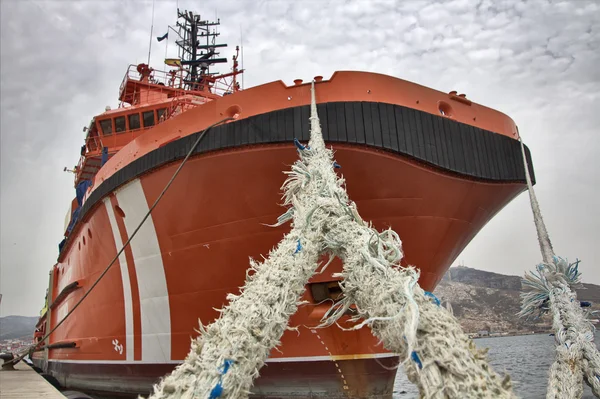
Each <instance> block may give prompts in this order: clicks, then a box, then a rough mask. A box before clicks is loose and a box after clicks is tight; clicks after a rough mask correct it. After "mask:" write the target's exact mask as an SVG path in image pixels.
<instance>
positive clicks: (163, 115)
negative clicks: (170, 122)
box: [156, 108, 167, 123]
mask: <svg viewBox="0 0 600 399" xmlns="http://www.w3.org/2000/svg"><path fill="white" fill-rule="evenodd" d="M156 115H157V116H158V123H161V122H164V121H165V119H167V109H166V108H161V109H158V110H156Z"/></svg>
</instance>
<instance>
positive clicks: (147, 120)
mask: <svg viewBox="0 0 600 399" xmlns="http://www.w3.org/2000/svg"><path fill="white" fill-rule="evenodd" d="M142 118H143V119H144V127H149V126H154V111H146V112H144V113H143V114H142Z"/></svg>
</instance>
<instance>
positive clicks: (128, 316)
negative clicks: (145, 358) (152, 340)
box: [104, 198, 133, 361]
mask: <svg viewBox="0 0 600 399" xmlns="http://www.w3.org/2000/svg"><path fill="white" fill-rule="evenodd" d="M104 206H105V207H106V212H107V213H108V220H109V221H110V227H111V229H112V233H113V237H114V238H115V246H116V248H117V249H116V251H117V252H118V251H119V250H120V249H121V248H122V247H123V241H122V240H121V234H120V233H119V226H118V225H117V219H116V218H115V212H114V210H113V207H112V204H111V203H110V199H109V198H105V199H104ZM119 266H120V267H121V281H122V282H123V300H124V301H125V358H126V359H127V360H128V361H130V360H133V302H132V299H131V283H130V280H129V270H128V268H127V260H126V259H125V252H123V253H121V255H119Z"/></svg>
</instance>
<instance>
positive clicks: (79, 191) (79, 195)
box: [75, 180, 92, 206]
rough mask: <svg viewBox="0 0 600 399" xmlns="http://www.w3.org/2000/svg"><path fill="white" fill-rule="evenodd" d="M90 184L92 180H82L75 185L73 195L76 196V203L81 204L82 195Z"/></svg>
mask: <svg viewBox="0 0 600 399" xmlns="http://www.w3.org/2000/svg"><path fill="white" fill-rule="evenodd" d="M91 185H92V182H91V181H89V180H84V181H82V182H81V183H79V184H78V185H77V187H75V195H76V196H77V204H79V206H81V204H82V203H83V196H84V195H85V192H86V191H87V189H88V188H89V187H90V186H91Z"/></svg>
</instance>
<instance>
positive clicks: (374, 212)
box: [33, 12, 531, 398]
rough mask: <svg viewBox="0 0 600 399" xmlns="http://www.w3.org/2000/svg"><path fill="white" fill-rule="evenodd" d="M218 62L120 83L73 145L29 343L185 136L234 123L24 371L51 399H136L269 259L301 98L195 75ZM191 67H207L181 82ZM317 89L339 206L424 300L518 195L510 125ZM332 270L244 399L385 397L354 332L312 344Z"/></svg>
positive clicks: (444, 107) (362, 93)
mask: <svg viewBox="0 0 600 399" xmlns="http://www.w3.org/2000/svg"><path fill="white" fill-rule="evenodd" d="M180 19H181V20H182V21H183V23H182V25H184V26H186V27H190V26H192V27H193V26H195V27H196V28H194V29H196V30H198V29H200V30H201V29H202V27H203V26H205V25H203V24H208V22H206V21H201V20H200V18H199V17H197V16H196V15H194V14H191V13H188V12H185V13H180ZM210 26H212V25H206V26H205V27H206V29H210ZM191 30H193V29H191ZM180 32H181V31H180ZM182 37H183V39H182V40H183V42H184V44H185V37H186V36H185V34H183V35H182ZM196 46H198V44H197V43H196ZM219 47H222V45H215V44H214V42H212V44H211V43H210V42H209V43H207V45H202V46H200V47H199V48H196V49H192V50H193V52H194V54H196V52H198V54H197V56H198V57H204V58H202V60H201V61H194V60H191V61H190V60H189V59H187V58H185V57H181V59H180V60H179V61H180V62H177V63H175V64H176V65H175V69H172V70H171V71H167V72H159V71H155V70H152V69H151V68H149V67H148V66H147V65H145V64H141V65H138V66H136V67H130V68H129V69H128V72H127V74H126V76H125V78H124V80H123V83H122V84H121V88H120V93H119V101H120V102H121V104H120V107H119V108H117V109H114V110H107V111H106V112H104V113H102V114H99V115H97V116H95V117H94V118H93V119H92V122H91V123H90V125H89V127H88V128H87V138H86V142H85V145H84V147H82V151H81V158H80V161H79V164H78V165H77V167H76V169H75V174H76V175H75V185H76V187H77V192H78V195H77V198H76V199H74V200H73V203H72V204H71V210H72V211H73V212H72V213H71V212H69V215H68V217H67V223H66V226H65V240H64V241H63V242H62V243H61V246H60V255H59V257H58V261H57V263H56V264H55V265H54V266H53V267H52V269H51V272H50V284H49V290H48V297H47V310H45V312H44V314H43V315H42V317H41V318H40V321H39V322H38V330H39V331H38V333H37V335H36V336H37V337H38V338H40V337H42V336H43V334H44V332H46V331H50V330H51V329H52V328H53V327H54V326H56V324H57V323H58V322H59V321H60V320H61V319H62V318H63V317H64V316H65V315H66V314H67V313H68V312H69V310H70V309H71V308H72V307H73V306H74V305H75V303H77V301H79V299H80V298H81V297H82V296H83V295H84V293H85V292H86V291H87V290H88V289H89V287H90V286H91V284H93V283H94V281H95V280H96V279H97V278H98V276H99V275H100V273H101V272H102V271H103V270H104V269H105V267H106V266H107V265H108V263H109V262H110V260H111V259H112V258H113V257H114V256H115V255H116V254H117V251H119V249H120V248H121V247H122V246H123V243H125V242H126V241H127V240H128V238H129V237H130V235H131V234H132V232H133V230H134V229H135V228H136V227H137V226H138V224H139V222H140V221H141V219H142V217H143V216H144V215H145V213H146V212H147V211H148V209H149V206H151V205H152V204H153V203H154V201H155V200H156V198H157V196H158V195H159V194H160V192H161V191H162V189H163V188H164V186H165V185H166V183H167V182H168V181H169V179H170V178H171V176H172V175H173V173H174V171H175V169H176V168H177V167H178V166H179V163H180V161H181V159H182V158H183V157H184V156H185V155H186V154H187V152H188V151H189V150H190V148H191V146H192V143H193V142H194V141H195V139H196V138H197V137H198V134H200V132H202V131H203V130H204V129H205V128H206V127H208V126H210V125H212V124H213V123H215V122H217V121H219V120H222V119H223V118H224V117H227V116H229V117H234V118H235V120H233V121H231V122H229V123H227V124H225V125H221V126H218V127H215V128H213V129H211V130H209V131H208V133H207V134H206V137H205V138H204V140H203V141H202V142H201V143H200V145H199V147H198V148H197V149H196V152H195V154H194V155H193V157H192V158H191V159H190V160H189V162H188V163H187V164H186V165H185V167H184V168H183V169H182V171H181V173H180V175H179V176H178V177H177V179H176V180H175V182H174V183H173V185H172V186H171V188H170V189H169V191H168V192H167V193H166V194H165V196H164V198H163V199H162V201H161V202H160V204H159V206H157V207H156V208H155V209H154V211H153V213H152V215H151V217H150V218H149V219H148V220H147V221H146V223H145V224H144V225H143V226H142V228H141V230H140V231H139V233H138V235H137V236H136V237H135V238H134V239H133V240H132V241H131V243H130V245H129V246H127V247H126V248H125V251H124V252H123V254H122V255H121V256H120V257H119V259H118V262H117V263H116V264H115V265H114V267H113V268H112V269H110V271H109V272H108V274H107V275H106V276H105V278H104V279H103V280H102V281H101V283H100V284H98V286H97V287H96V288H95V289H94V291H93V292H92V293H91V294H90V295H89V296H88V298H86V300H85V301H84V302H82V304H81V306H80V307H79V308H78V309H77V310H76V311H75V312H74V313H73V314H72V315H71V316H70V317H69V318H68V319H67V320H66V321H65V322H64V323H63V324H62V325H61V326H60V327H59V328H58V329H57V330H56V331H55V332H54V333H53V334H52V335H51V336H50V337H49V339H48V340H47V341H46V342H44V343H43V344H44V345H45V346H44V347H45V349H44V351H39V352H36V353H35V354H34V355H33V360H34V362H35V364H36V365H37V366H38V367H41V368H42V369H43V370H44V371H45V372H48V373H51V374H52V375H53V376H55V377H56V378H57V379H58V380H59V382H60V383H61V384H63V385H64V386H65V387H68V388H70V389H77V390H82V391H90V392H102V393H108V394H113V395H116V394H122V395H136V394H148V392H149V391H150V389H151V386H152V384H153V383H155V382H156V381H157V380H158V379H159V378H160V377H161V376H163V375H164V374H166V373H168V372H169V371H171V370H172V369H173V368H174V367H175V365H177V364H178V363H180V362H181V361H182V360H183V359H184V358H185V356H186V354H187V352H188V350H189V344H190V338H191V337H194V336H196V335H197V332H196V329H197V328H198V320H200V321H201V322H202V323H204V324H208V323H210V322H211V321H213V320H214V319H215V318H216V317H218V312H217V311H215V308H217V309H218V308H220V307H222V306H223V305H224V304H225V303H226V295H227V294H228V293H239V287H240V286H242V285H243V283H244V281H245V277H246V270H247V268H248V266H249V263H248V258H249V257H254V258H258V257H260V256H261V255H263V254H267V253H268V251H269V250H270V249H271V248H272V247H273V246H274V245H275V244H276V243H277V242H279V241H280V239H281V238H282V236H283V234H284V233H285V232H286V231H287V227H285V226H282V227H278V228H271V227H267V226H265V225H266V224H272V223H273V222H274V221H275V220H276V219H277V216H279V215H280V214H281V212H282V208H281V207H280V206H279V205H278V204H279V203H280V202H281V201H280V187H281V185H282V183H283V182H284V180H285V175H284V174H283V171H285V170H287V169H288V167H289V165H291V164H292V163H293V162H294V161H295V160H296V159H297V154H296V149H295V146H294V144H293V139H294V138H297V139H298V140H301V141H302V140H304V141H306V140H307V139H308V134H309V119H308V115H309V104H310V85H309V84H308V83H303V82H302V81H300V80H296V81H295V82H294V84H293V85H290V86H287V85H286V84H284V83H283V82H281V81H275V82H271V83H267V84H263V85H260V86H256V87H253V88H249V89H246V90H240V89H239V85H238V84H237V82H236V80H235V79H236V75H237V74H239V73H241V72H242V71H239V70H238V69H237V58H235V59H234V67H233V72H232V73H229V74H226V75H212V74H210V73H209V72H208V67H207V65H211V62H210V60H213V59H215V60H217V58H214V57H216V56H217V55H218V54H217V52H216V50H217V49H218V48H219ZM186 60H187V61H186ZM186 62H187V63H186ZM194 62H195V64H194ZM186 65H187V67H186ZM190 65H198V68H201V67H202V68H204V67H206V68H205V69H202V70H201V72H197V73H196V75H194V74H193V73H192V71H191V68H192V67H191V66H190ZM315 80H316V82H317V84H316V99H317V103H318V112H319V116H320V119H321V124H322V129H323V135H324V138H325V140H326V142H327V144H328V145H331V146H332V147H333V149H334V150H335V157H336V160H337V162H338V163H339V164H340V165H341V166H342V169H341V170H340V172H341V173H343V175H344V177H345V179H346V182H347V183H346V184H347V189H348V192H349V195H350V198H352V199H353V200H354V201H355V202H356V204H357V206H358V210H359V212H360V213H361V215H362V217H363V218H364V219H365V220H371V221H373V223H374V225H375V227H376V228H378V229H385V228H388V227H391V228H393V229H394V230H395V231H396V232H398V234H399V235H400V237H401V238H402V240H403V248H404V252H405V259H404V260H403V262H406V264H412V265H415V266H417V267H418V268H419V269H420V270H421V280H420V284H421V286H422V287H423V288H424V289H426V290H430V291H432V290H433V289H434V288H435V286H436V284H437V283H438V282H439V280H440V279H441V277H442V276H443V275H444V273H445V271H446V270H447V269H448V267H449V266H450V265H451V263H452V262H453V261H454V260H455V259H456V257H457V256H458V255H459V254H460V252H461V251H462V250H463V249H464V248H465V246H466V245H467V244H468V243H469V242H470V241H471V240H472V238H473V237H474V236H475V235H476V234H477V233H478V232H479V230H480V229H481V228H482V227H483V226H484V225H485V224H486V223H487V222H488V221H489V220H490V219H491V218H492V217H493V216H494V215H495V214H496V213H497V212H499V211H500V210H501V209H502V208H503V207H504V206H505V205H506V204H507V203H509V202H510V201H511V200H512V199H513V198H515V197H516V196H517V195H518V194H519V193H521V192H522V191H524V190H525V188H526V185H525V176H524V170H523V160H522V158H521V153H520V144H519V142H518V140H517V138H518V131H517V127H516V125H515V123H514V122H513V121H512V120H511V119H510V118H509V117H508V116H506V115H504V114H502V113H500V112H498V111H495V110H493V109H490V108H487V107H484V106H482V105H479V104H476V103H474V102H472V101H471V100H469V99H467V98H466V96H465V95H464V94H458V93H456V92H450V93H443V92H439V91H436V90H433V89H429V88H426V87H423V86H420V85H417V84H414V83H411V82H407V81H404V80H401V79H398V78H395V77H391V76H385V75H380V74H375V73H367V72H355V71H340V72H336V73H334V74H333V76H331V77H330V79H328V80H325V79H323V78H321V77H316V78H315ZM527 156H529V153H527ZM530 165H531V163H530ZM340 271H341V264H340V263H339V262H337V263H335V262H334V264H333V265H332V266H331V267H330V268H328V269H327V272H325V273H323V274H320V275H317V276H315V277H314V278H313V279H312V280H311V281H310V283H309V284H308V286H307V287H306V288H307V289H306V292H305V295H304V298H303V299H305V300H306V301H308V302H309V304H308V305H304V306H301V307H300V308H299V310H298V312H297V313H296V314H295V315H294V316H293V317H292V319H291V321H290V325H291V326H298V327H299V333H296V332H293V331H291V332H290V331H288V332H286V333H285V334H284V335H283V337H282V339H281V346H280V347H279V348H278V350H274V351H273V352H272V353H271V356H270V358H269V359H268V361H267V366H265V367H264V368H263V369H262V370H261V375H260V377H259V378H258V379H257V380H256V383H255V387H254V390H253V392H254V394H255V396H256V397H263V398H292V397H293V398H302V397H311V398H314V397H328V398H330V397H332V398H335V397H344V398H347V397H353V398H367V397H368V398H374V397H379V398H391V396H392V388H393V383H394V377H395V373H396V371H395V370H394V369H393V368H391V367H393V366H395V365H396V364H397V361H398V358H397V356H395V355H394V354H392V353H388V352H387V351H386V350H385V349H384V348H383V347H382V346H381V345H378V342H377V340H376V339H375V338H374V337H373V335H372V334H371V332H370V330H369V329H368V328H366V327H365V328H363V329H361V330H358V331H344V330H342V329H340V328H339V327H338V326H335V325H334V326H331V327H327V328H321V329H315V327H316V326H317V325H318V324H319V322H320V317H321V316H322V315H323V314H324V313H325V311H326V310H327V308H328V307H329V306H331V301H325V300H326V299H328V298H329V299H332V300H336V299H337V298H338V296H339V294H340V290H339V286H338V284H337V280H338V279H337V278H334V277H332V275H333V274H335V273H337V272H340ZM323 301H325V302H323ZM41 344H42V343H41Z"/></svg>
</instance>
